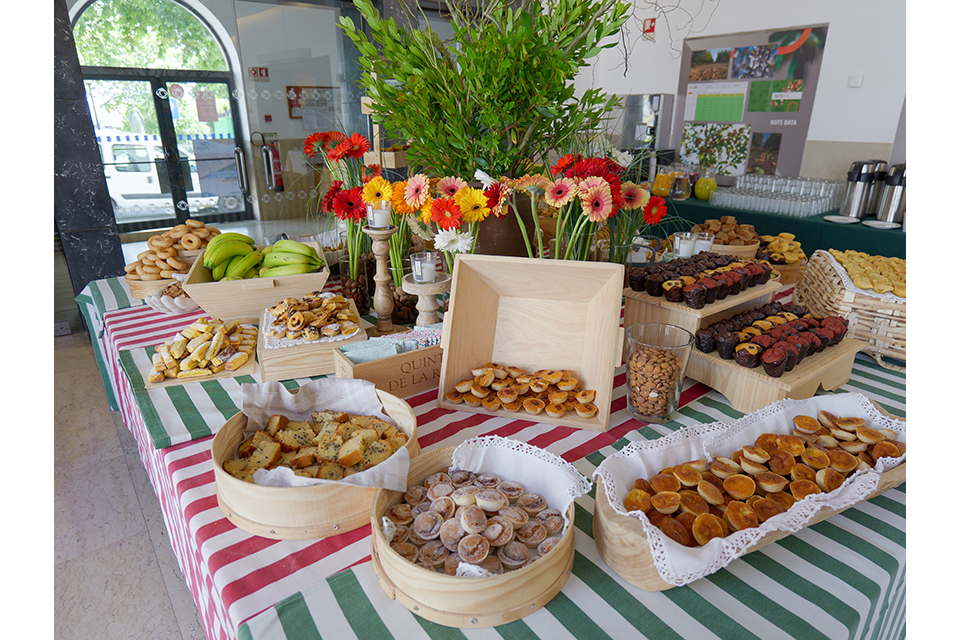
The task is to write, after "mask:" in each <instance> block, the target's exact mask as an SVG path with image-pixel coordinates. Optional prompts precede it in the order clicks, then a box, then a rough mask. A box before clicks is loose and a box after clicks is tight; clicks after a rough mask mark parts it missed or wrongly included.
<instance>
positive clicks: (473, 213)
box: [453, 187, 490, 223]
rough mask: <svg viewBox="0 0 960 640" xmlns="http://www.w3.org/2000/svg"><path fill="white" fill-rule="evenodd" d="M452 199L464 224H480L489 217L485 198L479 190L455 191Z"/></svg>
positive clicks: (469, 188)
mask: <svg viewBox="0 0 960 640" xmlns="http://www.w3.org/2000/svg"><path fill="white" fill-rule="evenodd" d="M453 198H454V202H456V203H457V206H458V207H460V215H461V218H462V219H463V221H464V222H466V223H472V222H480V221H481V220H483V219H485V218H486V217H487V216H488V215H490V207H489V206H488V205H487V196H486V195H484V193H483V191H481V190H480V189H476V188H474V187H464V188H462V189H460V190H459V191H457V194H456V195H455V196H454V197H453Z"/></svg>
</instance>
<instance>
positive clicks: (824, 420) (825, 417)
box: [817, 409, 837, 429]
mask: <svg viewBox="0 0 960 640" xmlns="http://www.w3.org/2000/svg"><path fill="white" fill-rule="evenodd" d="M817 421H818V422H819V423H820V424H822V425H823V426H825V427H826V428H827V429H833V428H835V427H836V426H837V416H835V415H833V414H832V413H830V412H829V411H825V410H822V409H821V410H820V411H819V412H817Z"/></svg>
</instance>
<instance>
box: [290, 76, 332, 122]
mask: <svg viewBox="0 0 960 640" xmlns="http://www.w3.org/2000/svg"><path fill="white" fill-rule="evenodd" d="M287 113H288V114H289V116H290V119H291V120H303V128H304V129H306V130H308V131H321V130H325V129H333V128H336V127H337V124H338V122H339V121H340V87H290V86H288V87H287Z"/></svg>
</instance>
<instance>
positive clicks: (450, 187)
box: [437, 176, 467, 198]
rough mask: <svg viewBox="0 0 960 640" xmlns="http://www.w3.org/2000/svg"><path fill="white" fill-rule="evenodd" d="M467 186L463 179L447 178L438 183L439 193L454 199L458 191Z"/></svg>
mask: <svg viewBox="0 0 960 640" xmlns="http://www.w3.org/2000/svg"><path fill="white" fill-rule="evenodd" d="M465 186H467V183H466V182H465V181H464V180H463V179H462V178H456V177H451V176H447V177H446V178H440V182H438V183H437V193H438V194H440V195H441V196H446V197H448V198H452V197H453V196H455V195H456V193H457V191H459V190H460V189H462V188H463V187H465Z"/></svg>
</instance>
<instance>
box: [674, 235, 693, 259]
mask: <svg viewBox="0 0 960 640" xmlns="http://www.w3.org/2000/svg"><path fill="white" fill-rule="evenodd" d="M696 243H697V234H695V233H693V232H691V231H685V232H681V233H675V234H673V254H674V255H675V256H676V257H678V258H689V257H690V256H692V255H693V254H694V251H695V248H696Z"/></svg>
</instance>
